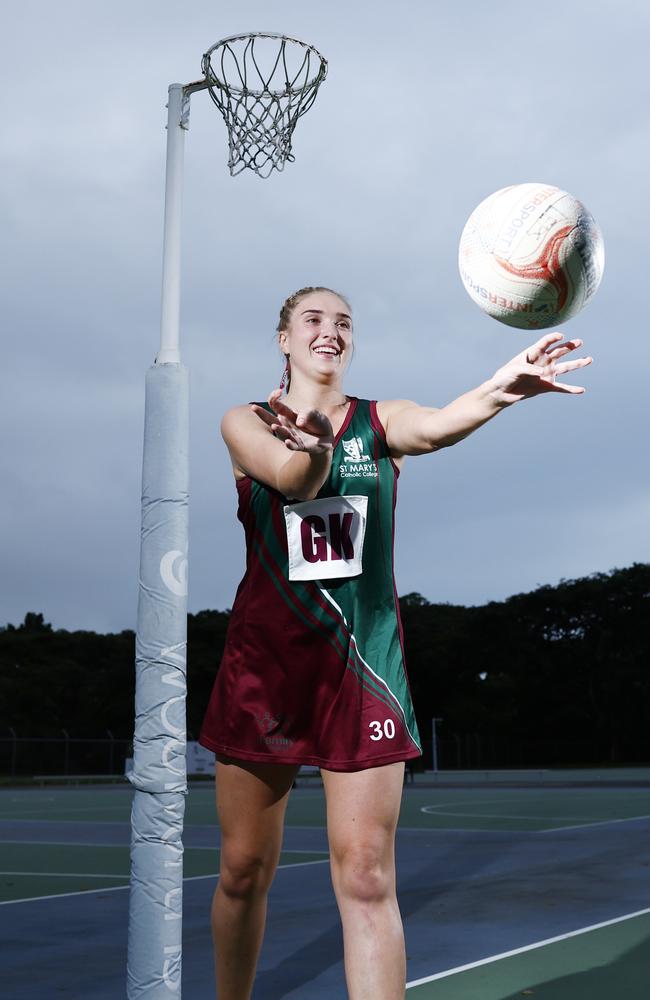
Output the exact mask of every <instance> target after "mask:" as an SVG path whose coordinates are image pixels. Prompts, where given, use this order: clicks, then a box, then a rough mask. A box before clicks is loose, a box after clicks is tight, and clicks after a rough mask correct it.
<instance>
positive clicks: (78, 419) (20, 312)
mask: <svg viewBox="0 0 650 1000" xmlns="http://www.w3.org/2000/svg"><path fill="white" fill-rule="evenodd" d="M248 30H263V31H264V30H265V31H282V32H286V33H287V34H293V35H297V36H299V37H302V38H304V39H305V40H307V41H309V42H312V43H313V44H314V45H316V46H317V47H318V48H319V49H320V51H321V52H323V54H324V55H325V56H326V57H327V59H328V61H329V74H328V78H327V80H326V82H325V83H324V85H323V87H322V89H321V91H320V93H319V95H318V98H317V100H316V103H315V104H314V106H313V108H312V109H311V111H310V112H309V114H308V115H306V116H305V117H304V118H303V119H301V121H300V122H299V124H298V127H297V130H296V133H295V138H294V152H295V156H296V162H295V163H294V164H292V165H289V166H288V167H287V168H286V170H285V171H284V173H282V174H274V175H272V176H271V177H270V178H269V179H268V180H265V181H262V180H259V179H258V178H257V177H255V176H254V175H253V174H250V173H249V172H246V173H245V174H242V175H240V176H239V177H236V178H231V177H230V176H229V174H228V170H227V166H226V161H227V137H226V131H225V126H224V124H223V121H222V120H221V118H220V117H219V115H218V112H217V111H216V109H215V108H214V106H213V105H212V103H211V102H210V100H209V98H208V96H207V94H205V93H199V94H196V95H195V96H194V97H193V98H192V111H191V122H190V131H189V132H188V134H187V139H186V159H185V162H186V174H185V189H184V190H185V196H184V197H185V200H184V218H183V287H182V352H183V360H184V362H185V364H186V365H187V366H188V367H189V370H190V380H191V394H192V400H191V406H192V418H191V419H192V437H191V508H190V519H191V536H190V574H189V579H190V592H189V607H190V610H191V611H193V612H195V611H199V610H201V609H204V608H218V609H223V608H226V607H230V606H231V604H232V601H233V597H234V592H235V588H236V585H237V583H238V581H239V579H240V577H241V575H242V573H243V569H244V548H243V532H242V530H241V526H240V525H239V522H237V521H236V519H235V508H236V493H235V488H234V484H233V481H232V475H231V470H230V465H229V462H228V457H227V453H226V450H225V447H224V445H223V443H222V442H221V439H220V436H219V431H218V426H219V420H220V417H221V414H222V413H223V411H224V410H225V409H226V408H227V407H229V406H231V405H233V404H235V403H241V402H245V401H247V400H250V399H261V398H265V397H266V395H267V394H268V392H269V391H270V389H271V388H273V387H274V385H276V384H277V382H278V380H279V376H280V373H281V369H282V365H281V362H280V357H279V354H278V351H277V348H276V346H275V344H274V341H273V331H274V328H275V325H276V322H277V313H278V310H279V306H280V304H281V302H282V300H283V299H284V298H285V296H286V295H287V294H289V293H290V292H292V291H293V290H295V289H296V288H299V287H301V286H303V285H306V284H321V283H322V284H325V285H330V286H332V287H333V288H335V289H339V290H340V291H341V292H343V293H344V294H345V295H346V296H348V297H349V299H350V300H351V302H352V305H353V308H354V314H355V341H356V353H355V359H354V362H353V365H352V368H351V369H350V371H349V373H348V376H347V381H346V385H345V388H346V389H347V391H348V393H351V394H354V395H358V396H362V397H370V398H379V399H385V398H394V397H406V398H410V399H414V400H416V401H417V402H419V403H422V404H426V405H431V406H442V405H444V404H445V403H447V402H449V401H450V400H452V399H453V398H454V397H455V396H457V395H459V394H460V393H461V392H463V391H465V390H466V389H469V388H471V387H473V386H475V385H477V384H479V383H480V382H482V381H483V380H484V379H486V378H487V377H489V376H490V375H491V374H492V373H493V371H494V370H495V369H496V368H497V367H499V366H500V365H501V364H503V363H504V362H505V361H506V360H508V359H509V358H510V357H511V356H512V355H514V354H515V353H517V352H518V351H519V350H521V349H522V347H524V346H526V345H527V343H528V342H532V340H534V339H536V338H535V337H534V336H531V335H529V334H526V333H525V332H521V331H516V330H512V329H510V328H508V327H506V326H503V325H500V324H498V323H496V322H495V321H494V320H491V319H489V318H487V317H485V316H484V315H483V314H482V313H481V312H480V310H479V309H478V308H477V307H476V306H475V305H474V304H473V303H472V302H471V301H470V299H469V298H468V296H467V295H466V293H465V291H464V289H463V287H462V285H461V282H460V278H459V276H458V273H457V264H456V255H457V247H458V239H459V236H460V232H461V230H462V228H463V225H464V223H465V221H466V219H467V216H468V215H469V214H470V212H471V211H472V209H473V208H474V207H475V206H476V204H477V203H478V202H479V201H480V200H481V199H482V198H484V197H485V196H486V195H488V194H489V193H490V192H492V191H494V190H496V189H497V188H500V187H504V186H505V185H507V184H513V183H520V182H525V181H541V182H544V183H550V184H556V185H558V186H559V187H561V188H564V189H566V190H568V191H570V192H572V193H573V194H575V195H577V196H578V197H579V198H581V200H582V201H584V203H585V204H586V205H587V206H588V208H589V209H590V211H591V212H592V213H593V215H594V216H595V217H596V219H597V221H598V222H599V224H600V226H601V229H602V231H603V233H604V237H605V246H606V267H605V277H604V280H603V284H602V286H601V289H600V291H599V292H598V294H597V296H596V298H595V299H594V300H593V302H592V303H591V304H590V305H589V306H588V307H587V309H586V310H585V311H584V313H582V314H581V315H580V316H578V317H577V318H575V319H574V320H572V321H571V322H570V323H569V324H567V327H566V328H565V329H566V333H567V334H568V335H570V336H573V337H582V338H583V339H584V341H585V352H586V353H589V354H592V355H593V356H594V358H595V362H594V365H593V366H592V367H591V368H589V369H587V370H586V371H584V372H582V373H580V374H579V376H578V377H576V378H574V381H575V382H576V383H578V384H584V385H585V386H586V387H587V392H586V394H585V395H584V396H580V397H570V396H561V395H557V396H555V395H554V396H546V397H544V398H540V399H536V400H531V401H527V402H526V403H524V404H522V405H520V406H515V407H512V408H511V409H510V410H508V411H506V412H504V413H503V414H501V415H500V416H499V417H497V418H496V419H495V420H494V421H492V422H491V423H490V424H489V425H487V426H486V427H485V428H483V429H481V430H479V431H478V432H477V433H476V434H475V435H474V436H472V437H471V438H470V439H468V440H466V441H464V442H462V443H461V444H459V445H457V446H456V447H454V448H451V449H448V450H445V451H443V452H441V453H439V454H437V455H433V456H424V457H419V458H411V459H407V461H406V465H405V468H404V471H403V473H402V476H401V478H400V489H399V502H398V509H397V513H398V524H397V532H396V576H397V585H398V592H399V593H400V594H404V593H407V592H409V591H419V592H420V593H422V594H423V595H425V596H426V597H427V598H428V599H429V600H430V601H449V602H452V603H465V604H480V603H483V602H485V601H488V600H501V599H503V598H505V597H507V596H509V595H510V594H513V593H518V592H522V591H526V590H530V589H533V588H535V587H536V586H538V585H540V584H546V583H551V584H555V583H557V582H558V581H559V580H560V579H561V578H575V577H577V576H582V575H586V574H589V573H594V572H606V571H608V570H610V569H612V568H614V567H621V566H626V565H629V564H630V563H632V562H634V561H647V560H648V559H649V558H650V553H649V546H648V473H647V464H648V462H647V452H648V449H647V440H646V438H647V426H648V420H647V410H648V402H647V400H648V389H647V385H648V361H649V357H650V347H649V344H648V336H647V329H646V328H647V318H646V312H647V310H646V307H645V305H644V303H645V302H646V299H645V293H646V291H647V286H648V278H647V257H648V251H647V239H648V184H647V178H648V158H649V153H650V141H649V123H648V116H649V111H648V108H650V83H649V82H648V73H647V61H648V60H647V39H648V37H649V35H650V5H648V4H647V3H646V2H645V0H638V2H635V0H618V2H615V0H592V2H587V0H580V2H578V0H575V2H571V3H566V0H562V2H560V0H550V2H548V3H546V4H545V5H544V6H543V8H538V7H531V6H530V5H529V6H526V5H522V4H521V3H519V2H510V0H505V2H504V0H495V2H493V3H490V4H486V3H482V2H480V3H479V2H478V0H474V2H471V3H469V4H458V3H455V2H452V0H436V2H432V0H411V2H408V3H403V4H397V3H394V2H393V3H388V2H385V0H373V2H372V3H350V2H349V0H347V2H343V0H329V2H328V3H319V4H316V3H305V0H296V2H281V0H278V2H273V3H269V2H268V0H264V2H257V3H254V2H246V0H242V2H239V3H237V4H234V3H233V4H231V5H226V4H216V3H214V2H209V3H208V2H203V0H196V2H195V3H193V4H192V5H190V6H189V7H188V6H187V5H181V4H178V3H170V2H168V0H138V2H137V3H133V2H128V3H127V2H126V0H113V2H112V3H110V4H107V3H104V4H101V5H100V4H89V3H87V2H84V3H82V2H77V0H69V2H64V3H62V4H51V3H45V2H36V0H23V2H22V3H21V4H20V5H17V4H14V5H12V6H11V7H10V8H8V10H7V12H6V13H5V16H4V21H3V34H4V43H5V44H4V52H3V55H2V59H1V60H0V72H1V73H2V76H3V77H4V81H3V90H2V92H3V96H4V99H5V109H4V114H3V120H4V127H3V134H2V140H1V160H2V178H3V183H2V186H1V188H0V198H1V205H2V232H3V237H4V243H5V246H4V254H3V259H4V263H3V267H2V272H1V278H0V281H1V284H2V315H3V321H4V322H3V325H4V338H3V339H4V345H5V347H4V364H3V365H2V385H1V393H2V403H3V406H4V419H3V421H2V436H3V441H2V449H1V452H0V456H1V457H0V461H1V463H2V484H3V488H2V492H1V494H0V495H1V497H2V501H1V502H2V533H3V541H2V555H3V573H2V602H1V606H0V623H5V622H13V623H15V624H17V623H19V622H21V621H22V620H23V618H24V615H25V612H27V611H37V612H39V611H40V612H43V613H44V615H45V617H46V619H47V620H48V621H51V622H52V624H53V625H54V627H57V628H71V629H72V628H94V629H97V630H99V631H108V630H111V631H114V630H119V629H122V628H131V627H134V625H135V619H136V609H137V577H138V559H139V523H140V475H141V456H142V425H143V406H144V377H145V372H146V370H147V368H148V366H149V365H151V364H152V363H153V359H154V357H155V354H156V351H157V344H158V335H159V333H158V329H159V315H160V306H159V302H160V263H161V247H162V240H161V236H162V215H163V193H164V163H165V139H166V134H165V129H164V122H165V103H166V96H167V86H168V84H169V83H171V82H174V81H178V82H181V83H187V82H189V81H190V80H194V79H196V78H197V77H198V76H199V75H200V62H201V54H202V53H203V52H204V51H205V49H206V48H208V47H209V46H210V45H211V44H212V43H213V42H215V41H217V40H218V39H219V38H222V37H224V36H227V35H230V34H234V33H238V32H241V31H248Z"/></svg>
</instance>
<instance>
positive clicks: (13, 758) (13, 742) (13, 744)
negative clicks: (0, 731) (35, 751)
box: [9, 726, 18, 778]
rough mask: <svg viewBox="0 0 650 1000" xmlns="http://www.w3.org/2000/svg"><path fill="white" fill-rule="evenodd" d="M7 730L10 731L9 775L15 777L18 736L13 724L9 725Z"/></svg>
mask: <svg viewBox="0 0 650 1000" xmlns="http://www.w3.org/2000/svg"><path fill="white" fill-rule="evenodd" d="M9 732H10V733H11V776H12V778H15V777H16V753H17V750H18V736H17V733H16V730H15V729H14V728H13V726H9Z"/></svg>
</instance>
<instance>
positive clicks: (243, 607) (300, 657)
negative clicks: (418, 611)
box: [199, 396, 422, 771]
mask: <svg viewBox="0 0 650 1000" xmlns="http://www.w3.org/2000/svg"><path fill="white" fill-rule="evenodd" d="M260 405H264V406H266V408H267V409H269V407H268V406H267V405H266V404H260ZM398 476H399V469H398V468H397V466H396V464H395V462H394V461H393V459H392V458H391V456H390V454H389V451H388V446H387V443H386V435H385V432H384V428H383V427H382V425H381V423H380V421H379V418H378V416H377V404H376V402H374V401H370V400H367V399H358V398H356V397H354V396H352V397H350V405H349V407H348V412H347V414H346V418H345V420H344V422H343V425H342V427H341V429H340V431H339V432H338V434H337V435H336V438H335V439H334V453H333V456H332V467H331V470H330V474H329V478H328V479H327V481H326V482H325V483H324V485H323V487H322V488H321V490H320V492H319V493H318V496H317V498H316V499H315V500H311V501H304V502H298V501H295V500H292V499H290V498H287V497H284V496H282V494H281V493H278V492H277V490H274V489H271V488H270V487H269V486H266V485H265V484H264V483H260V482H258V481H257V480H254V479H251V478H250V477H248V476H247V477H245V478H243V479H240V480H238V481H237V491H238V494H239V509H238V513H237V516H238V518H239V520H240V521H241V522H242V524H243V526H244V531H245V535H246V572H245V574H244V578H243V579H242V581H241V583H240V584H239V587H238V589H237V594H236V597H235V602H234V605H233V608H232V614H231V618H230V622H229V626H228V632H227V636H226V645H225V650H224V654H223V659H222V661H221V665H220V667H219V671H218V674H217V678H216V681H215V684H214V688H213V691H212V696H211V698H210V702H209V705H208V710H207V713H206V716H205V719H204V722H203V727H202V729H201V735H200V739H199V741H200V743H201V744H202V745H203V746H205V747H208V748H209V749H210V750H214V751H215V752H216V753H218V754H222V755H225V756H228V757H233V758H236V759H241V760H250V761H259V762H272V761H274V762H277V763H284V764H315V765H318V766H320V767H324V768H326V769H328V770H332V771H359V770H362V769H363V768H367V767H376V766H378V765H380V764H389V763H392V762H394V761H401V760H408V759H410V758H413V757H419V756H420V755H421V753H422V749H421V746H420V738H419V734H418V728H417V724H416V721H415V714H414V712H413V704H412V701H411V695H410V690H409V685H408V679H407V676H406V670H405V665H404V640H403V634H402V624H401V620H400V614H399V604H398V602H397V591H396V589H395V579H394V574H393V542H394V518H395V503H396V498H397V478H398Z"/></svg>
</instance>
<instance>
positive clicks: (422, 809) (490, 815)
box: [420, 806, 650, 833]
mask: <svg viewBox="0 0 650 1000" xmlns="http://www.w3.org/2000/svg"><path fill="white" fill-rule="evenodd" d="M437 808H438V807H437V806H421V807H420V812H423V813H426V814H427V815H428V816H435V815H438V814H437V813H434V812H432V809H437ZM440 815H441V816H463V817H465V818H466V819H473V818H474V817H476V818H477V819H495V820H497V819H528V820H535V821H538V822H539V821H543V820H546V819H560V820H561V819H563V818H566V819H580V818H581V817H580V816H567V817H562V816H531V815H526V816H514V815H510V814H509V813H498V814H496V813H461V812H445V813H441V814H440ZM638 819H650V816H625V817H624V818H623V819H602V820H595V819H594V821H593V822H592V821H591V820H590V817H588V816H586V817H585V820H586V821H587V822H585V823H577V824H576V825H575V826H552V827H547V828H546V829H544V830H538V831H534V832H537V833H558V832H559V831H562V830H582V829H584V827H586V826H608V825H609V824H610V823H632V822H634V821H635V820H638ZM513 832H517V831H513ZM524 832H530V831H524Z"/></svg>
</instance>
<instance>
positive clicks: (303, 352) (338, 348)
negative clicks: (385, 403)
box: [279, 289, 352, 382]
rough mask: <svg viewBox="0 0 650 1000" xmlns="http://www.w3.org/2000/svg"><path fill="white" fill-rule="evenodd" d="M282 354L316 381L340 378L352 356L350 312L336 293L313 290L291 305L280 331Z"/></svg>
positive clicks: (298, 369) (293, 365)
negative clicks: (287, 318)
mask: <svg viewBox="0 0 650 1000" xmlns="http://www.w3.org/2000/svg"><path fill="white" fill-rule="evenodd" d="M279 343H280V347H281V349H282V351H283V353H284V354H285V355H286V354H288V355H290V356H291V371H292V375H295V374H296V373H297V372H300V373H301V374H304V375H306V376H307V377H308V378H309V377H311V378H315V379H316V380H317V381H318V382H323V381H335V380H336V379H337V378H339V379H340V378H341V377H342V375H343V373H344V371H345V369H346V368H347V366H348V364H349V363H350V360H351V357H352V315H351V311H350V307H349V306H348V304H347V302H345V300H344V299H342V298H341V297H340V296H338V295H337V294H336V293H335V292H331V291H329V290H327V289H315V290H314V291H313V292H309V293H307V294H305V295H302V296H301V297H300V298H299V300H298V301H297V302H296V303H295V305H294V306H293V308H292V310H291V313H290V316H289V320H288V323H287V326H286V329H281V330H280V333H279Z"/></svg>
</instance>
